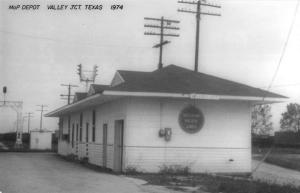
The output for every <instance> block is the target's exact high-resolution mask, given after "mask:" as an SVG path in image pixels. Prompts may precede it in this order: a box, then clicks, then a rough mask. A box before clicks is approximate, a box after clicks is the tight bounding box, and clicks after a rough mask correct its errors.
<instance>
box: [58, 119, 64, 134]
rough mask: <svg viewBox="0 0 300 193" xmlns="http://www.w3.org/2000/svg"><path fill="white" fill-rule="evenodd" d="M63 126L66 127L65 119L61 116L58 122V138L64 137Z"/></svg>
mask: <svg viewBox="0 0 300 193" xmlns="http://www.w3.org/2000/svg"><path fill="white" fill-rule="evenodd" d="M63 127H64V119H63V118H62V117H60V118H59V122H58V138H59V139H62V135H63Z"/></svg>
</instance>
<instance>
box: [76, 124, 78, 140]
mask: <svg viewBox="0 0 300 193" xmlns="http://www.w3.org/2000/svg"><path fill="white" fill-rule="evenodd" d="M76 141H78V124H76Z"/></svg>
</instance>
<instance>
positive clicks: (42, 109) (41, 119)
mask: <svg viewBox="0 0 300 193" xmlns="http://www.w3.org/2000/svg"><path fill="white" fill-rule="evenodd" d="M37 106H39V107H41V109H40V110H37V111H40V112H41V118H40V131H41V130H42V128H43V112H44V111H47V110H45V109H44V108H45V107H47V105H37Z"/></svg>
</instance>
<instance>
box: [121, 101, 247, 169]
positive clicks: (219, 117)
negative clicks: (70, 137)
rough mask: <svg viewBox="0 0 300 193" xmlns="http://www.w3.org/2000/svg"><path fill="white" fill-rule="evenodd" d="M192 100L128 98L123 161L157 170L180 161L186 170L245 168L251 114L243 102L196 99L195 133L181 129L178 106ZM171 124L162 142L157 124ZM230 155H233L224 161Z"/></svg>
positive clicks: (181, 107) (162, 126) (139, 167)
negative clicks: (200, 119)
mask: <svg viewBox="0 0 300 193" xmlns="http://www.w3.org/2000/svg"><path fill="white" fill-rule="evenodd" d="M193 103H194V101H183V100H166V99H143V98H139V99H138V98H131V99H130V100H129V103H128V112H127V120H126V128H125V130H126V132H125V139H126V145H125V167H128V166H132V167H136V168H138V169H140V170H142V171H146V172H157V171H159V168H160V166H162V165H163V164H165V165H174V164H180V165H182V166H188V167H190V169H191V171H192V172H250V170H251V129H250V124H251V119H250V118H251V117H250V108H249V104H248V103H247V102H237V101H208V100H202V101H198V102H196V103H195V105H196V106H197V107H198V108H199V109H200V110H201V111H202V112H203V114H204V119H205V122H204V126H203V128H202V129H201V130H200V131H199V132H198V133H196V134H189V133H186V132H184V131H183V130H182V129H181V128H180V126H179V123H178V116H179V113H180V111H181V110H182V109H183V108H184V107H185V106H187V105H188V104H193ZM165 127H169V128H172V138H171V140H170V141H169V142H166V141H165V140H164V139H163V138H160V137H158V131H159V129H160V128H165ZM230 160H233V161H230Z"/></svg>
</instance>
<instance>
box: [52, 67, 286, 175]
mask: <svg viewBox="0 0 300 193" xmlns="http://www.w3.org/2000/svg"><path fill="white" fill-rule="evenodd" d="M79 95H84V94H78V93H77V94H76V96H75V100H74V102H73V103H72V104H70V105H67V106H63V107H61V108H59V109H57V110H54V111H52V112H50V113H48V114H47V115H46V116H49V117H59V120H60V131H61V135H60V138H59V144H58V153H59V154H61V155H68V154H75V155H77V156H78V157H79V158H85V157H86V158H88V160H89V162H90V163H92V164H95V165H98V166H103V167H107V168H111V169H112V170H114V171H117V172H120V171H126V169H127V168H136V169H137V170H140V171H144V172H158V171H159V170H160V168H161V167H162V166H164V165H165V166H173V165H179V166H182V167H186V166H187V167H189V168H190V170H191V172H230V173H233V172H234V173H235V172H243V173H245V172H246V173H247V172H250V171H251V109H250V107H251V106H252V105H254V104H257V103H272V102H278V101H281V100H283V99H284V98H285V97H284V96H281V95H278V94H274V93H271V92H267V91H264V90H261V89H257V88H253V87H250V86H247V85H244V84H239V83H236V82H232V81H229V80H225V79H221V78H218V77H215V76H211V75H207V74H203V73H198V72H194V71H191V70H188V69H185V68H181V67H178V66H175V65H169V66H167V67H164V68H162V69H160V70H155V71H153V72H138V71H117V72H116V74H115V76H114V78H113V80H112V82H111V84H110V85H91V87H90V89H89V91H88V93H87V94H86V96H84V97H80V96H79ZM263 97H265V98H264V100H263Z"/></svg>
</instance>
